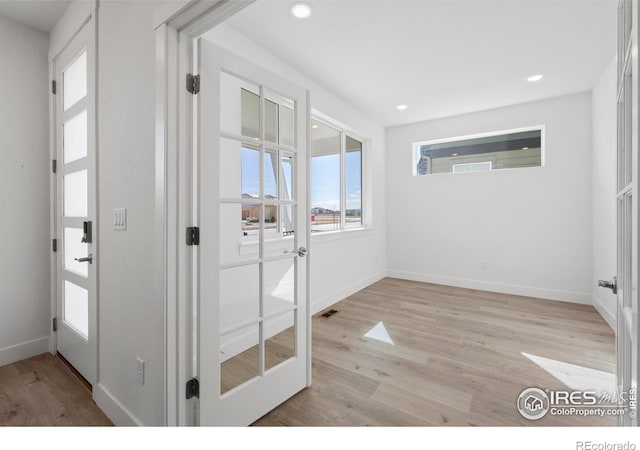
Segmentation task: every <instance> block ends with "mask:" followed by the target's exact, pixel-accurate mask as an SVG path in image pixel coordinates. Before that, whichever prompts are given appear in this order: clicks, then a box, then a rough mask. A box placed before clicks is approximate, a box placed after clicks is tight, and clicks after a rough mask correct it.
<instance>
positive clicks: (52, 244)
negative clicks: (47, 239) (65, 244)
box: [51, 239, 58, 252]
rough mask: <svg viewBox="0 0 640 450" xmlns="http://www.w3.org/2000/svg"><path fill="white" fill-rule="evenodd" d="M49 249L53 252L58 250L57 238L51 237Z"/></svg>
mask: <svg viewBox="0 0 640 450" xmlns="http://www.w3.org/2000/svg"><path fill="white" fill-rule="evenodd" d="M51 250H53V251H54V252H57V251H58V240H57V239H52V240H51Z"/></svg>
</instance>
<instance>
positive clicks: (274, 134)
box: [264, 99, 278, 144]
mask: <svg viewBox="0 0 640 450" xmlns="http://www.w3.org/2000/svg"><path fill="white" fill-rule="evenodd" d="M264 115H265V120H264V138H265V140H266V141H267V142H273V143H274V144H275V143H277V142H278V104H277V103H274V102H272V101H271V100H267V99H265V100H264Z"/></svg>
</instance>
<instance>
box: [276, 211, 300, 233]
mask: <svg viewBox="0 0 640 450" xmlns="http://www.w3.org/2000/svg"><path fill="white" fill-rule="evenodd" d="M280 216H281V218H280V219H281V221H282V234H283V236H290V235H292V234H293V233H294V232H295V231H296V223H295V220H296V218H295V216H294V214H293V206H291V205H282V206H280Z"/></svg>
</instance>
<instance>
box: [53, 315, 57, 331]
mask: <svg viewBox="0 0 640 450" xmlns="http://www.w3.org/2000/svg"><path fill="white" fill-rule="evenodd" d="M52 328H53V331H58V318H57V317H54V318H53V320H52Z"/></svg>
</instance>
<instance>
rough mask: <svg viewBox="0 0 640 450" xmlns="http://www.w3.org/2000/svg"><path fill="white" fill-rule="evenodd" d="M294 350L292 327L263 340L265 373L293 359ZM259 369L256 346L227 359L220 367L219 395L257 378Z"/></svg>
mask: <svg viewBox="0 0 640 450" xmlns="http://www.w3.org/2000/svg"><path fill="white" fill-rule="evenodd" d="M292 322H293V321H292ZM294 349H295V347H294V327H293V326H291V327H290V328H287V329H286V330H284V331H282V332H280V333H278V334H276V335H275V336H272V337H270V338H269V339H267V340H265V342H264V355H265V360H264V367H265V371H266V370H269V369H272V368H274V367H276V366H277V365H278V364H280V363H282V362H284V361H286V360H287V359H289V358H291V357H293V355H294ZM259 367H260V360H259V352H258V346H257V345H254V346H253V347H251V348H250V349H248V350H246V351H244V352H242V353H240V354H238V355H236V356H234V357H231V358H229V359H227V360H226V361H224V362H223V363H222V364H221V365H220V393H221V394H224V393H225V392H228V391H230V390H231V389H233V388H235V387H236V386H240V385H241V384H242V383H244V382H246V381H249V380H250V379H252V378H254V377H256V376H258V374H259V370H260V369H259Z"/></svg>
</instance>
